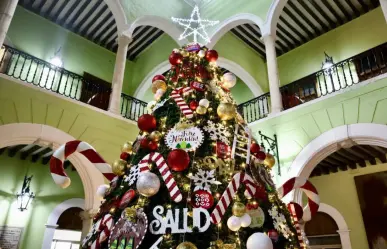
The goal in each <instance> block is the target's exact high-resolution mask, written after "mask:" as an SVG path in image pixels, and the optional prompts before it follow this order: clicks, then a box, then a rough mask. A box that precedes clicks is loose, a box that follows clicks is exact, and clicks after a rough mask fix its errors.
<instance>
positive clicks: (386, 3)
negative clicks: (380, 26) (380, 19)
mask: <svg viewBox="0 0 387 249" xmlns="http://www.w3.org/2000/svg"><path fill="white" fill-rule="evenodd" d="M380 7H381V8H382V11H383V14H384V19H386V22H387V0H380Z"/></svg>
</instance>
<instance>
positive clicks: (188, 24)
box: [172, 5, 219, 43]
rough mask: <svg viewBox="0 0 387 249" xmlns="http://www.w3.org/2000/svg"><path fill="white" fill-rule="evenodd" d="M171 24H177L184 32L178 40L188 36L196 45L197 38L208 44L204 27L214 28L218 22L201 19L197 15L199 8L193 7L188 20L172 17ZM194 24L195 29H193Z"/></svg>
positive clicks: (208, 40) (198, 14) (208, 38)
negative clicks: (191, 37)
mask: <svg viewBox="0 0 387 249" xmlns="http://www.w3.org/2000/svg"><path fill="white" fill-rule="evenodd" d="M172 21H173V22H177V23H178V24H179V25H181V26H183V27H184V28H185V29H184V32H183V33H182V34H181V35H180V37H179V40H183V39H185V38H187V37H189V36H193V42H194V43H198V36H199V37H201V38H202V39H203V40H204V41H205V42H206V43H209V42H210V37H209V36H208V34H207V31H206V29H205V28H206V27H210V26H214V25H216V24H218V23H219V21H210V20H207V19H201V18H200V13H199V7H198V6H197V5H195V8H194V9H193V11H192V13H191V17H190V19H184V18H176V17H172ZM195 24H196V26H197V27H194V26H195Z"/></svg>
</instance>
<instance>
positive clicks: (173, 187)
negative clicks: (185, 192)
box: [138, 152, 183, 202]
mask: <svg viewBox="0 0 387 249" xmlns="http://www.w3.org/2000/svg"><path fill="white" fill-rule="evenodd" d="M151 161H152V162H155V163H156V165H157V168H158V169H159V172H160V174H161V176H162V177H163V179H164V182H165V184H166V185H167V188H168V192H169V195H170V196H171V198H172V200H173V201H174V202H180V201H181V200H182V199H183V196H182V194H181V192H180V190H179V187H178V186H177V183H176V181H175V179H174V178H173V175H172V173H171V171H170V170H169V168H168V165H167V163H166V162H165V160H164V158H163V156H162V155H161V154H160V153H158V152H152V153H149V154H148V155H146V156H145V157H144V158H143V159H141V161H140V162H139V164H138V167H139V169H140V172H148V171H150V170H149V167H148V164H149V162H151Z"/></svg>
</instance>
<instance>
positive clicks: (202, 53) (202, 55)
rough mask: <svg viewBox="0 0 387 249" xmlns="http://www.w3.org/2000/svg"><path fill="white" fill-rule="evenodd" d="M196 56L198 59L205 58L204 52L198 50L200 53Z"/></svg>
mask: <svg viewBox="0 0 387 249" xmlns="http://www.w3.org/2000/svg"><path fill="white" fill-rule="evenodd" d="M198 56H199V57H200V58H203V57H204V56H206V51H204V50H200V51H199V52H198Z"/></svg>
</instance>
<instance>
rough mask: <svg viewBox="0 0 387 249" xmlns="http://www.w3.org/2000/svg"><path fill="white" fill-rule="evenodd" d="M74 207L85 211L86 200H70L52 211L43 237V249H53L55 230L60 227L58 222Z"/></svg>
mask: <svg viewBox="0 0 387 249" xmlns="http://www.w3.org/2000/svg"><path fill="white" fill-rule="evenodd" d="M72 207H78V208H81V209H83V210H84V209H85V200H84V199H81V198H73V199H68V200H66V201H64V202H62V203H61V204H59V205H58V206H56V207H55V208H54V210H52V212H51V213H50V215H49V216H48V219H47V223H46V230H45V231H44V236H43V243H42V249H47V248H51V242H52V239H53V238H54V232H55V229H56V228H57V227H58V225H57V222H58V219H59V217H60V216H61V215H62V213H63V212H64V211H66V210H67V209H69V208H72Z"/></svg>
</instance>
